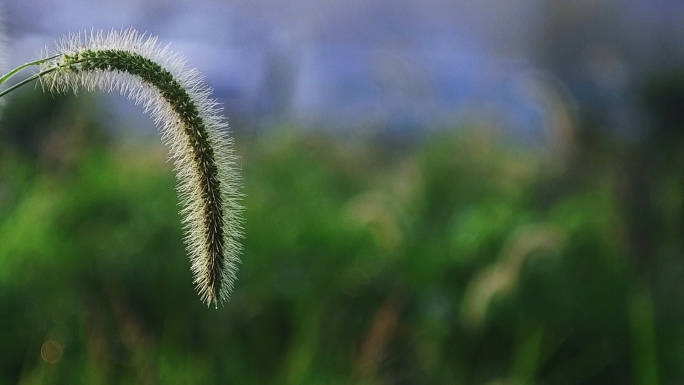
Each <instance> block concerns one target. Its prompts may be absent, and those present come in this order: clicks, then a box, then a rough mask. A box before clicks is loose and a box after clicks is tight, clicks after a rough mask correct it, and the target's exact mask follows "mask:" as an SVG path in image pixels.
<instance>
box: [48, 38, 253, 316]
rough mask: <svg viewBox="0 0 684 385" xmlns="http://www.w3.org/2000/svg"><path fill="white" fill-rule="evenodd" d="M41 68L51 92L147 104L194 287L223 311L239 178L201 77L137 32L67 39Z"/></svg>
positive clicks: (233, 262)
mask: <svg viewBox="0 0 684 385" xmlns="http://www.w3.org/2000/svg"><path fill="white" fill-rule="evenodd" d="M53 55H58V56H57V57H56V58H55V59H52V60H50V61H48V62H46V63H44V64H43V65H42V68H41V71H46V70H52V71H50V72H48V73H46V74H45V75H43V76H42V77H41V82H42V84H43V87H44V88H46V89H48V90H50V91H51V92H66V91H69V90H73V91H74V92H77V91H78V90H79V89H84V90H87V91H93V90H103V91H106V92H112V91H118V92H120V93H121V94H124V95H127V96H128V97H129V98H130V99H132V100H133V101H135V103H136V104H142V106H143V108H144V110H145V111H146V112H149V113H150V114H151V116H152V118H153V119H154V121H155V123H156V125H157V127H158V128H159V130H160V132H161V136H162V140H163V141H164V143H166V144H167V145H168V147H169V152H170V156H171V158H172V159H173V162H174V165H175V170H176V173H177V174H176V175H177V180H178V195H179V197H180V201H181V205H182V209H181V216H182V218H183V224H184V228H185V231H186V235H185V243H186V247H187V250H188V253H189V256H190V261H191V270H192V273H193V277H194V282H195V285H196V288H197V291H198V293H199V296H200V298H201V300H202V301H203V302H205V303H206V304H207V305H210V304H212V303H213V304H214V305H218V303H219V302H223V301H225V300H227V299H228V297H229V296H230V293H231V291H232V289H233V283H234V281H235V274H236V272H237V264H238V263H239V254H240V251H241V245H240V243H239V240H240V238H241V237H242V227H241V221H242V219H241V214H242V206H241V205H240V200H241V197H242V194H241V193H240V184H241V182H240V176H239V173H238V171H237V167H236V156H235V155H234V152H233V142H232V139H231V138H228V137H226V135H227V131H228V125H227V123H226V121H225V120H224V119H223V118H222V116H221V115H220V113H219V112H220V108H219V107H218V106H217V103H216V102H215V101H214V100H213V99H210V94H211V89H210V88H209V87H207V86H206V85H205V84H204V82H203V79H202V77H201V76H200V75H199V73H198V72H197V70H195V69H188V68H186V67H185V59H183V58H182V57H181V56H179V55H178V54H176V53H173V52H172V51H170V50H169V47H168V46H160V45H159V44H158V43H157V39H156V38H155V37H147V36H145V35H144V34H139V33H138V32H136V31H135V30H132V29H128V30H123V31H111V32H109V33H106V34H105V33H102V32H91V33H90V34H87V33H85V34H83V35H81V34H75V35H69V36H66V37H64V38H63V39H62V40H60V41H59V42H58V44H57V48H56V50H55V51H54V52H49V53H47V52H46V54H45V56H44V57H50V56H53Z"/></svg>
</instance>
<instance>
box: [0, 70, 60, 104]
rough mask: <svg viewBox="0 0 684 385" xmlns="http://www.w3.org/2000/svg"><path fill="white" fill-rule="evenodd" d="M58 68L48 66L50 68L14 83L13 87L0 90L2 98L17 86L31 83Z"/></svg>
mask: <svg viewBox="0 0 684 385" xmlns="http://www.w3.org/2000/svg"><path fill="white" fill-rule="evenodd" d="M56 69H57V67H52V68H48V69H46V70H45V71H42V72H39V73H37V74H35V75H32V76H30V77H28V78H26V79H24V80H22V81H20V82H19V83H17V84H15V85H13V86H12V87H9V88H7V89H5V90H2V92H0V98H1V97H3V96H5V95H6V94H8V93H10V92H12V91H14V90H15V89H17V88H19V87H21V86H23V85H24V84H27V83H30V82H32V81H34V80H36V79H38V78H40V77H41V76H43V75H45V74H49V73H50V72H52V71H54V70H56Z"/></svg>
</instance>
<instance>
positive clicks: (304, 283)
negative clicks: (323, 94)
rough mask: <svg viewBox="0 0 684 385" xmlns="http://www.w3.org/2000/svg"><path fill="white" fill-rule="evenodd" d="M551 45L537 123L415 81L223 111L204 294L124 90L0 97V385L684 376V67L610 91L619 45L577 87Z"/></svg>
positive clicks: (601, 380) (502, 381) (154, 150)
mask: <svg viewBox="0 0 684 385" xmlns="http://www.w3.org/2000/svg"><path fill="white" fill-rule="evenodd" d="M563 20H565V19H563ZM573 20H574V19H573ZM559 25H560V26H559V28H558V30H557V31H556V32H557V35H555V37H553V36H551V37H548V38H549V39H550V41H551V40H553V39H555V40H553V41H556V42H557V43H559V42H560V43H562V42H564V41H565V40H564V39H565V37H566V34H565V32H563V31H565V30H564V29H563V28H567V29H568V30H570V31H572V30H573V29H572V27H573V25H574V24H571V25H570V26H568V25H566V24H563V23H559ZM559 31H560V32H559ZM566 32H567V31H566ZM162 38H163V36H162ZM568 41H570V42H572V41H574V40H572V39H569V40H568ZM642 44H644V43H643V41H642ZM569 46H570V48H568V49H569V50H570V52H572V44H570V45H569ZM553 47H555V48H553V49H548V50H547V51H546V52H547V54H546V55H547V56H545V57H546V58H547V59H548V60H546V61H544V63H545V65H546V66H548V71H547V72H545V73H546V74H547V75H543V76H540V77H537V75H534V76H533V77H532V78H531V79H533V80H534V79H536V80H534V81H530V82H529V83H525V84H526V85H527V86H529V87H531V88H530V89H529V93H528V94H527V95H528V97H529V98H530V99H533V100H536V105H537V107H538V108H540V109H542V110H543V111H544V113H543V114H542V116H543V117H544V119H546V120H545V122H544V123H543V124H541V127H542V128H543V129H544V130H546V131H544V133H543V135H537V136H535V135H532V134H530V132H533V131H534V130H535V129H537V128H538V127H539V126H540V124H539V122H536V123H534V122H531V121H529V120H525V119H524V118H521V119H520V120H516V121H510V122H509V121H508V120H507V119H506V117H511V116H518V117H520V116H521V115H525V114H526V113H525V112H520V110H516V111H518V112H517V113H513V114H508V115H506V114H503V115H495V116H492V115H490V114H489V112H491V109H490V108H489V107H487V106H486V105H485V104H486V103H485V101H482V100H480V102H482V104H483V106H482V108H480V107H478V103H479V102H472V101H471V102H470V103H474V104H471V107H474V108H473V109H472V110H470V111H471V112H469V113H468V114H469V115H468V119H458V120H455V121H454V122H452V123H445V122H444V121H442V122H441V123H439V124H437V123H435V122H432V124H428V123H426V120H423V119H417V120H411V119H410V116H408V115H410V114H407V115H402V111H404V110H403V109H402V108H400V107H401V105H402V104H401V103H405V105H406V106H408V107H410V106H413V105H414V104H413V103H414V101H415V99H412V98H413V97H416V96H415V95H414V96H412V97H411V98H407V99H402V100H403V101H402V102H401V103H400V104H399V106H400V107H397V108H396V109H394V110H393V112H392V114H391V115H392V116H393V117H396V119H397V120H391V119H390V121H389V122H388V121H383V122H380V123H378V121H373V120H370V121H368V122H366V125H365V126H362V127H361V126H359V127H357V128H356V129H349V128H350V127H347V128H348V129H339V127H338V128H334V127H333V128H331V127H328V126H325V125H324V124H323V123H320V124H321V125H320V126H316V124H315V123H312V122H311V121H310V122H308V123H307V124H306V125H304V124H303V123H301V122H300V123H301V125H300V124H298V123H297V122H296V119H284V118H282V116H279V117H274V115H272V114H271V115H269V114H265V115H268V116H266V117H264V115H263V114H262V115H260V116H259V117H258V118H254V117H253V116H252V115H250V113H246V112H244V111H243V112H236V113H234V114H233V112H235V111H236V110H233V109H232V108H233V107H231V105H230V103H228V105H229V108H228V109H227V111H226V114H227V115H229V116H231V121H230V122H231V126H232V127H233V134H232V135H233V136H234V137H235V143H236V152H237V154H238V155H239V156H240V161H239V164H240V167H241V172H242V177H243V181H244V189H243V192H244V193H245V195H246V197H245V199H244V201H243V204H244V206H245V208H246V209H245V213H244V215H245V223H244V231H245V238H244V239H243V245H244V251H243V253H242V263H241V265H240V266H239V272H238V280H237V282H236V286H235V290H234V292H233V294H232V297H231V300H230V301H229V302H227V303H226V304H225V305H224V306H220V307H219V308H218V309H214V308H213V307H211V308H207V306H205V305H204V304H203V303H202V302H201V301H200V299H199V298H198V296H197V294H196V292H195V290H194V288H193V284H192V275H191V272H190V269H189V265H190V263H189V261H188V257H187V253H186V251H185V247H184V245H183V232H182V228H181V224H180V215H179V214H178V211H179V205H178V200H177V196H176V192H175V179H174V174H173V171H172V164H170V162H168V160H167V159H168V155H167V150H166V148H164V147H163V145H162V144H161V142H160V141H159V139H158V138H157V137H156V136H152V135H140V134H134V133H133V132H135V131H136V127H121V124H122V123H121V122H128V123H134V122H137V120H126V119H121V118H117V117H115V116H114V117H113V115H115V114H116V113H117V112H116V111H119V110H117V109H113V108H112V104H114V103H118V99H116V100H115V99H111V98H100V97H99V96H98V95H94V94H87V93H85V94H80V95H79V96H78V97H74V96H60V95H54V96H53V95H50V94H48V93H42V92H41V91H40V89H39V87H38V89H31V88H32V87H26V88H25V89H22V90H20V91H18V92H15V93H13V94H12V95H11V97H7V98H5V105H4V106H3V109H2V114H1V120H0V385H4V384H22V385H28V384H282V385H289V384H291V385H295V384H297V385H299V384H369V385H371V384H378V385H380V384H405V385H410V384H490V385H506V384H554V385H555V384H558V385H570V384H596V385H606V384H643V385H654V384H678V383H682V382H684V167H683V166H684V112H683V111H684V72H683V71H681V68H682V63H683V62H682V61H677V60H674V59H672V61H670V62H665V61H663V62H662V63H664V64H662V65H658V66H657V65H653V66H650V67H648V68H645V69H643V71H642V72H640V76H639V77H638V78H635V79H632V80H631V83H629V86H624V88H620V89H621V90H623V89H624V90H626V91H625V94H624V95H623V94H622V93H620V92H615V91H614V90H615V89H613V88H611V87H612V86H613V85H614V84H615V83H610V82H611V81H618V80H620V79H618V80H615V77H611V76H612V75H615V76H618V75H620V74H616V71H618V70H619V68H617V67H610V64H611V63H612V64H615V62H614V61H611V60H612V59H611V58H612V57H610V54H611V52H613V51H611V50H610V49H603V50H602V51H600V52H598V51H597V52H598V53H596V52H594V53H596V54H597V55H599V56H600V57H602V58H603V59H605V60H603V59H602V60H599V62H597V63H599V64H601V63H603V64H606V63H607V64H606V65H608V67H601V68H598V69H597V68H593V70H596V71H598V72H599V73H600V74H599V75H600V76H599V79H603V80H605V81H606V82H608V83H607V84H608V86H606V87H607V88H605V87H604V88H601V87H596V88H592V87H593V86H592V87H589V86H588V85H587V83H583V81H581V80H578V79H577V78H574V77H573V74H575V73H577V71H575V70H576V69H577V68H579V67H580V62H578V63H574V62H571V61H570V60H567V59H564V58H563V57H562V55H563V54H565V53H566V52H565V51H564V49H565V48H562V47H568V46H567V45H562V46H561V45H557V46H556V45H554V46H553ZM578 50H579V49H578ZM592 52H593V51H592ZM601 55H604V56H605V55H608V56H609V57H608V58H607V59H606V58H605V57H604V56H601ZM674 56H676V55H674ZM26 59H27V60H28V59H30V58H26ZM191 62H192V60H191ZM276 67H277V66H276ZM618 67H619V66H618ZM673 68H674V70H673ZM573 71H575V72H573ZM601 71H604V72H601ZM580 72H581V71H580ZM274 73H275V74H274V75H273V76H274V77H273V78H271V79H270V80H269V81H270V82H271V83H269V84H271V85H272V87H273V89H274V90H275V91H274V92H275V93H276V94H278V92H282V94H283V95H285V96H284V97H286V96H287V93H288V92H289V91H287V90H286V89H283V87H284V86H283V84H285V85H286V84H291V79H289V80H288V79H286V76H285V75H283V74H282V73H281V74H280V75H278V73H279V72H278V71H275V72H274ZM549 74H550V75H549ZM279 76H280V77H279ZM620 76H621V75H620ZM539 79H542V80H539ZM573 79H574V80H573ZM209 80H211V78H210V79H209ZM620 81H621V80H620ZM562 82H565V84H561V83H562ZM437 83H438V84H437V85H438V86H440V87H442V88H444V89H447V88H448V89H452V88H453V89H457V88H458V83H455V84H452V83H439V82H437ZM421 84H422V83H421ZM210 85H211V84H210ZM604 85H605V84H604ZM405 87H406V88H405V89H404V91H406V90H408V91H406V92H408V93H410V92H409V91H412V90H413V91H415V90H417V88H419V87H418V86H416V85H415V84H414V83H411V82H406V83H405ZM438 88H439V87H438ZM606 89H609V90H613V91H611V92H612V93H610V92H609V93H608V96H606V95H602V94H601V93H600V91H601V90H606ZM350 90H351V91H350ZM276 91H278V92H276ZM353 91H354V88H353V87H352V86H350V89H349V90H347V91H345V92H349V93H353ZM402 92H403V91H402ZM454 92H457V91H454ZM583 92H585V93H584V94H583ZM606 92H607V91H606ZM270 95H271V96H273V94H270ZM402 95H404V96H405V95H406V94H405V93H404V94H402ZM616 95H617V96H616ZM276 96H277V95H276ZM281 96H282V95H281ZM621 96H624V98H625V99H629V103H623V102H624V100H623V99H620V101H617V102H616V100H615V98H616V97H617V98H619V97H621ZM418 98H419V97H418ZM275 99H278V98H275ZM276 101H277V100H276ZM276 104H277V103H276ZM314 104H315V103H314ZM285 105H287V103H285ZM625 105H627V106H628V107H624V106H625ZM409 109H410V108H409ZM113 111H114V112H113ZM130 111H134V113H135V114H139V115H140V116H141V117H144V115H142V112H141V111H139V110H138V109H133V108H131V109H130ZM269 111H271V112H273V110H269ZM473 111H475V112H473ZM257 112H259V111H257ZM257 112H254V111H253V113H254V114H256V115H258V113H257ZM348 112H349V111H347V113H348ZM404 112H405V111H404ZM285 115H286V114H285ZM525 116H526V115H525ZM233 117H234V118H233ZM625 117H628V118H629V119H627V120H628V121H627V122H626V121H625V119H626V118H625ZM255 121H258V124H257V123H254V122H255ZM293 121H294V122H293ZM314 121H318V120H314ZM343 122H344V121H343V120H342V123H343ZM407 122H408V123H407ZM526 122H527V123H526ZM257 126H258V127H257ZM303 126H305V127H303ZM390 126H391V127H390ZM528 126H529V127H528ZM146 127H147V129H149V126H146ZM387 127H390V128H387ZM397 127H399V128H397ZM535 127H536V128H535ZM625 127H626V128H625ZM634 127H637V128H638V129H634ZM521 128H522V132H523V133H521ZM525 132H526V133H527V134H524V133H525Z"/></svg>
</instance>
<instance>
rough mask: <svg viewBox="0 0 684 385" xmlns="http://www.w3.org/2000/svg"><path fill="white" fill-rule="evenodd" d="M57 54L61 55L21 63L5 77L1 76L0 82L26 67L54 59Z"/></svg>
mask: <svg viewBox="0 0 684 385" xmlns="http://www.w3.org/2000/svg"><path fill="white" fill-rule="evenodd" d="M57 56H59V55H55V56H50V57H48V58H45V59H38V60H35V61H32V62H29V63H25V64H22V65H20V66H19V67H17V68H15V69H13V70H12V71H10V72H8V73H6V74H5V75H4V76H3V77H1V78H0V84H2V83H4V82H6V81H7V80H8V79H9V78H11V77H12V76H14V75H15V74H16V73H17V72H19V71H21V70H23V69H24V68H27V67H31V66H36V65H41V64H43V63H45V62H46V61H48V60H52V59H54V58H56V57H57Z"/></svg>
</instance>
